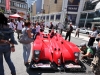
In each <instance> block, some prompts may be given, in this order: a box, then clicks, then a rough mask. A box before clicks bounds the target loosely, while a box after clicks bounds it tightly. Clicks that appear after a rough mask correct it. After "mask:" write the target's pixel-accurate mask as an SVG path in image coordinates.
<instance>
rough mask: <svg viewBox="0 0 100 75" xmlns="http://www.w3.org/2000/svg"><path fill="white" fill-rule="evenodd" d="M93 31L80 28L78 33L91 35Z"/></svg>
mask: <svg viewBox="0 0 100 75" xmlns="http://www.w3.org/2000/svg"><path fill="white" fill-rule="evenodd" d="M92 32H93V31H91V30H88V29H85V28H80V33H84V34H91V33H92Z"/></svg>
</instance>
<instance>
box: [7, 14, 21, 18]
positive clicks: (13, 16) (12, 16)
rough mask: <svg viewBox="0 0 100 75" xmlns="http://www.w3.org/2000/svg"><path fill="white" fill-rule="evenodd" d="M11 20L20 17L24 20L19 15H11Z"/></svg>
mask: <svg viewBox="0 0 100 75" xmlns="http://www.w3.org/2000/svg"><path fill="white" fill-rule="evenodd" d="M9 17H10V18H18V17H20V18H22V17H21V16H20V15H18V14H13V15H10V16H9Z"/></svg>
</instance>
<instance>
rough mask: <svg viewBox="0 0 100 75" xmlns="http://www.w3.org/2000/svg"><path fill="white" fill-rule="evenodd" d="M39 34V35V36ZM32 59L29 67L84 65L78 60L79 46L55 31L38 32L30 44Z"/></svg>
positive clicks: (83, 67) (76, 66) (56, 67)
mask: <svg viewBox="0 0 100 75" xmlns="http://www.w3.org/2000/svg"><path fill="white" fill-rule="evenodd" d="M40 35H41V36H40ZM32 53H33V54H32V55H33V56H32V60H31V63H30V68H34V69H35V68H51V69H54V70H59V69H70V68H74V69H82V70H85V68H86V67H85V66H84V65H83V63H82V62H81V61H80V60H79V55H80V50H79V48H78V47H77V46H76V45H75V44H73V43H71V42H69V41H66V40H64V39H63V37H62V36H61V35H60V34H58V33H55V34H54V35H52V36H51V34H49V33H47V34H44V33H40V34H39V35H37V37H36V39H35V41H34V43H33V44H32Z"/></svg>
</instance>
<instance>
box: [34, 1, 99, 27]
mask: <svg viewBox="0 0 100 75" xmlns="http://www.w3.org/2000/svg"><path fill="white" fill-rule="evenodd" d="M42 1H43V2H42V9H43V10H44V12H43V13H41V14H38V15H36V16H33V17H34V21H36V20H37V17H39V16H40V17H41V16H42V17H43V18H42V19H43V20H44V21H45V22H49V23H50V21H52V22H53V23H54V24H55V25H56V23H58V22H62V23H64V22H65V21H66V18H67V22H72V24H73V25H76V26H80V27H86V28H88V27H89V28H92V27H93V26H94V24H95V23H96V25H97V26H98V24H99V21H100V18H99V16H100V11H99V10H98V11H96V12H95V11H94V9H95V6H96V4H97V3H98V1H97V0H96V1H95V0H42ZM61 1H62V2H61Z"/></svg>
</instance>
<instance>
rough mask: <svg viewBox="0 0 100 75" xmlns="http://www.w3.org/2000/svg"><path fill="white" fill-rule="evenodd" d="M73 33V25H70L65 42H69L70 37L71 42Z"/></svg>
mask: <svg viewBox="0 0 100 75" xmlns="http://www.w3.org/2000/svg"><path fill="white" fill-rule="evenodd" d="M72 31H73V27H72V23H70V27H69V28H68V29H67V32H66V36H65V40H67V38H68V36H69V41H70V38H71V33H72Z"/></svg>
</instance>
